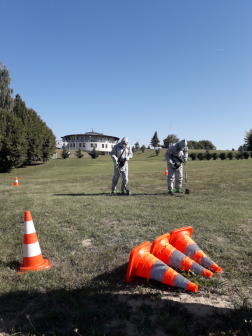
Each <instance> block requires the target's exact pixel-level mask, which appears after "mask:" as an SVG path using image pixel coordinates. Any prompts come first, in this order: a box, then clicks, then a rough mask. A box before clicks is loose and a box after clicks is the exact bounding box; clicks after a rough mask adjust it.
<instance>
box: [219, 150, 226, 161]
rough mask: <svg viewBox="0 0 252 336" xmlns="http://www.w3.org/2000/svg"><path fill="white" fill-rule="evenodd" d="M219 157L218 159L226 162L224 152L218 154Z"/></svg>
mask: <svg viewBox="0 0 252 336" xmlns="http://www.w3.org/2000/svg"><path fill="white" fill-rule="evenodd" d="M219 157H220V159H221V160H226V158H227V154H226V153H225V152H223V153H220V155H219Z"/></svg>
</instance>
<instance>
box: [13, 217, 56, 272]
mask: <svg viewBox="0 0 252 336" xmlns="http://www.w3.org/2000/svg"><path fill="white" fill-rule="evenodd" d="M49 268H51V265H50V263H49V261H48V260H47V259H43V257H42V254H41V250H40V246H39V242H38V238H37V234H36V230H35V227H34V224H33V220H32V217H31V213H30V211H25V213H24V244H23V264H22V265H20V266H19V268H18V270H19V272H18V274H21V273H24V272H26V271H40V270H42V269H49Z"/></svg>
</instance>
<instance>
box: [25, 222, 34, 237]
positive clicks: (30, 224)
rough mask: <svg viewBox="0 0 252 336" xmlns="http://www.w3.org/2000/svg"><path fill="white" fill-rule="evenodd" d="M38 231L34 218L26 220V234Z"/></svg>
mask: <svg viewBox="0 0 252 336" xmlns="http://www.w3.org/2000/svg"><path fill="white" fill-rule="evenodd" d="M34 232H36V230H35V227H34V224H33V220H31V221H28V222H24V234H30V233H34Z"/></svg>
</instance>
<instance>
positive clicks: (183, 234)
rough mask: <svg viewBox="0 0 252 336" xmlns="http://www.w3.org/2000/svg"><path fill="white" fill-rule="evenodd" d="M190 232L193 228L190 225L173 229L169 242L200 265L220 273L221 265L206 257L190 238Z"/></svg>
mask: <svg viewBox="0 0 252 336" xmlns="http://www.w3.org/2000/svg"><path fill="white" fill-rule="evenodd" d="M192 232H193V228H192V227H191V226H187V227H184V228H181V229H177V230H173V231H172V232H171V234H170V244H171V245H172V246H174V247H175V248H176V249H178V250H179V251H180V252H182V253H184V254H185V255H186V256H188V257H189V258H191V259H193V260H194V261H196V263H198V264H200V265H201V266H203V267H207V268H209V269H210V270H211V271H214V272H216V273H220V271H221V267H219V266H218V265H217V264H215V263H214V262H213V261H212V260H211V259H210V258H208V256H207V255H206V254H205V253H204V252H203V251H202V250H201V249H200V248H199V246H198V245H197V244H196V243H195V242H194V241H193V240H192V239H191V236H192Z"/></svg>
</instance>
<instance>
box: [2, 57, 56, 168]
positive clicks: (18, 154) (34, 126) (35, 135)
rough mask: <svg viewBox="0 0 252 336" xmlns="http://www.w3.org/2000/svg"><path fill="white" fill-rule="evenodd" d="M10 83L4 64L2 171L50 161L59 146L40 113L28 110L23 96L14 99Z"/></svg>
mask: <svg viewBox="0 0 252 336" xmlns="http://www.w3.org/2000/svg"><path fill="white" fill-rule="evenodd" d="M10 82H11V78H10V75H9V71H8V69H7V68H6V66H4V65H3V63H2V62H0V172H9V171H11V170H12V169H13V168H17V167H20V166H23V165H29V164H31V163H32V162H34V161H43V162H45V161H48V160H49V158H50V156H51V154H52V153H53V151H54V150H55V146H56V142H55V141H56V139H55V135H54V134H53V132H52V130H51V129H50V128H49V127H48V126H47V125H46V123H45V122H44V121H43V120H42V119H41V118H40V116H38V114H37V113H36V111H34V110H33V109H31V108H27V107H26V104H25V102H24V101H23V100H22V98H21V97H20V95H19V94H17V95H16V97H15V98H13V96H12V95H13V89H12V88H10Z"/></svg>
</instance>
